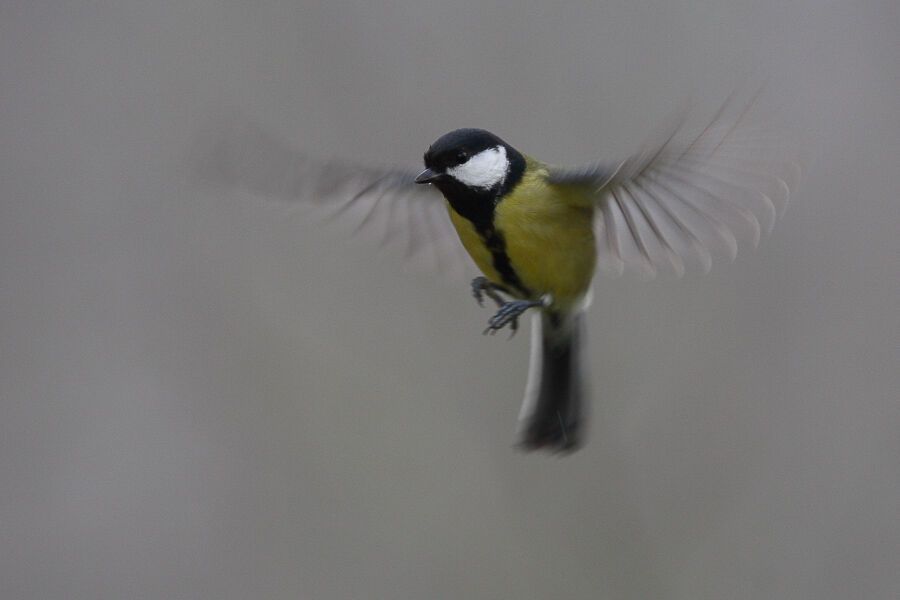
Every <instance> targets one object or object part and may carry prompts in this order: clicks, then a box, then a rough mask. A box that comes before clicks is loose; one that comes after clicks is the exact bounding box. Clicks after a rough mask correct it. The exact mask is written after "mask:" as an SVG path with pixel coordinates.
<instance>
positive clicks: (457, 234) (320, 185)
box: [198, 94, 800, 454]
mask: <svg viewBox="0 0 900 600" xmlns="http://www.w3.org/2000/svg"><path fill="white" fill-rule="evenodd" d="M757 96H758V95H757ZM757 96H755V97H754V98H752V99H751V100H750V101H749V102H746V103H744V104H743V105H738V106H737V108H736V109H735V105H736V104H737V103H736V102H735V101H734V97H735V94H732V96H731V97H729V99H728V100H726V102H725V103H723V104H722V105H721V106H720V108H719V109H718V111H716V112H715V114H714V116H713V118H712V119H710V120H709V121H708V122H706V125H705V126H703V127H701V128H699V131H693V132H690V131H688V129H687V127H686V125H685V123H686V121H687V119H686V118H679V119H677V120H676V121H675V123H674V126H671V127H668V128H666V130H665V131H664V133H663V134H662V135H659V136H657V138H656V139H655V140H651V142H648V143H646V144H644V146H643V147H642V148H641V149H640V150H639V151H638V152H636V153H635V154H632V155H631V156H630V157H628V158H626V159H625V160H619V161H599V162H592V163H588V164H586V165H583V166H579V167H574V168H565V167H558V166H553V165H551V164H549V163H545V162H542V161H540V160H538V159H536V158H534V157H532V156H530V155H528V154H525V153H523V152H521V151H519V150H518V149H516V148H515V147H513V146H512V145H510V144H509V143H507V142H506V141H504V140H503V139H501V138H500V137H498V136H497V135H495V134H493V133H491V132H489V131H487V130H484V129H477V128H463V129H456V130H454V131H451V132H449V133H446V134H444V135H441V136H440V137H439V138H437V140H436V141H434V142H433V143H432V144H431V145H430V146H429V147H428V149H427V150H426V151H425V153H424V157H423V159H424V170H419V169H412V168H403V167H394V166H389V167H369V166H364V165H359V164H354V163H347V162H343V161H334V160H331V161H322V160H316V159H312V158H310V157H309V156H307V154H306V153H304V152H301V151H298V150H296V149H295V148H294V147H293V146H291V145H290V144H288V143H287V142H284V141H282V140H281V139H279V138H277V137H276V136H273V135H271V134H269V133H268V132H266V131H265V130H264V129H263V128H261V127H259V126H256V125H254V124H248V123H240V124H239V125H237V126H229V127H224V128H223V127H214V128H212V133H211V134H210V132H207V135H205V136H202V137H203V139H204V142H203V143H201V144H200V145H199V147H200V148H202V150H201V151H198V155H199V156H201V160H200V161H199V163H198V164H199V165H200V171H201V173H202V175H203V177H204V179H206V180H208V181H215V182H218V183H225V184H228V185H230V186H236V187H240V188H244V189H246V190H249V191H251V192H254V193H259V194H263V195H266V196H272V197H279V198H285V199H292V200H293V199H301V200H304V201H306V202H308V203H312V204H314V205H317V206H320V207H326V208H328V209H330V212H329V216H330V217H332V218H340V219H348V220H350V221H353V220H354V217H353V216H352V215H355V221H356V228H355V229H356V230H357V231H361V230H365V229H372V228H377V229H379V230H380V234H381V237H382V239H383V240H384V239H386V240H391V239H401V240H402V243H403V245H404V246H405V248H406V251H407V254H408V255H411V256H413V255H418V254H421V253H430V255H431V256H432V257H433V258H434V263H435V265H437V266H438V268H440V267H439V265H440V264H441V263H449V264H451V265H460V264H463V265H466V264H467V265H471V264H472V263H474V265H475V266H476V267H477V269H478V270H479V271H480V274H478V275H477V276H476V277H475V278H474V279H472V281H471V287H470V292H471V294H472V295H473V296H474V298H475V299H476V301H477V302H478V304H479V305H483V302H484V300H485V299H489V300H490V301H491V302H493V303H495V304H496V312H495V313H494V314H493V315H492V316H491V317H490V318H489V320H488V324H487V327H486V329H484V333H496V332H498V331H500V330H503V329H504V328H509V330H510V332H511V336H512V334H515V332H516V331H517V330H518V327H519V318H520V317H522V316H523V315H524V314H526V313H528V312H531V313H533V317H532V328H531V357H530V361H529V368H528V377H527V380H526V385H525V397H524V399H523V401H522V408H521V410H520V412H519V418H518V427H517V429H518V434H517V435H518V446H519V447H521V448H522V449H524V450H528V451H531V450H544V451H547V452H550V453H556V454H568V453H571V452H573V451H575V450H577V449H578V448H580V447H581V446H582V445H583V443H584V440H585V430H586V423H587V416H586V413H587V410H586V409H587V404H588V399H589V392H588V386H587V383H586V380H587V377H586V372H587V357H585V356H584V346H585V344H584V337H585V313H586V310H587V308H588V306H589V304H590V297H591V287H592V283H593V281H594V278H595V274H596V273H597V272H598V271H602V272H605V273H608V274H612V275H620V274H621V273H622V272H624V271H626V270H628V271H633V272H635V273H637V274H638V276H639V277H641V278H644V279H649V278H652V277H654V276H655V275H656V274H657V273H658V272H660V271H668V272H670V273H672V274H673V275H674V276H675V277H680V276H682V275H683V274H684V273H685V271H686V270H687V269H688V268H693V267H695V266H696V267H697V268H699V270H701V271H703V272H706V271H709V269H710V267H711V264H712V257H713V254H714V253H716V252H720V253H721V252H724V253H725V254H726V255H727V256H728V258H729V259H730V260H734V258H735V255H736V252H737V245H738V243H737V237H738V235H742V236H744V237H749V238H750V241H751V242H752V243H753V245H754V246H755V245H757V244H758V243H759V240H760V237H761V233H762V231H765V232H770V231H771V230H772V227H773V225H774V223H775V221H776V219H777V218H778V216H780V214H781V213H782V212H783V210H784V207H785V205H786V204H787V201H788V198H789V196H790V193H791V188H792V187H793V186H794V185H795V184H796V182H797V180H798V179H799V175H800V161H799V160H795V158H794V156H793V155H792V154H791V153H789V152H784V151H783V148H782V145H781V143H780V142H782V141H783V138H780V137H779V136H772V135H771V134H770V133H767V132H766V131H765V130H762V129H759V128H757V127H756V126H753V125H750V124H749V123H748V121H749V119H748V115H749V113H750V112H751V108H752V107H753V106H754V105H755V101H756V98H757ZM376 222H380V223H381V225H380V227H377V226H376V225H375V223H376ZM463 251H464V252H465V254H467V255H468V257H469V259H468V260H467V259H466V258H465V254H463V253H462V252H463ZM441 272H444V269H441Z"/></svg>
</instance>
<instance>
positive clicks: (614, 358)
mask: <svg viewBox="0 0 900 600" xmlns="http://www.w3.org/2000/svg"><path fill="white" fill-rule="evenodd" d="M898 32H900V10H898V5H897V3H896V1H895V0H881V1H878V0H875V1H872V2H866V3H852V2H840V1H826V0H820V1H814V0H800V1H797V2H791V3H784V2H777V1H775V0H771V1H770V0H764V1H762V2H755V3H743V2H737V1H735V2H730V3H722V2H714V1H711V0H697V1H678V2H671V1H667V0H666V1H664V0H628V1H615V2H605V3H602V5H600V4H599V3H596V2H593V1H588V0H584V1H576V2H567V3H546V2H512V1H510V2H487V3H486V2H455V3H443V2H433V1H424V2H415V3H413V2H409V3H406V2H399V1H375V2H373V1H371V0H366V1H365V2H362V1H355V0H351V1H348V2H342V3H330V2H302V1H299V2H298V1H261V2H237V1H233V2H219V1H212V0H190V1H184V0H178V1H170V2H141V1H139V0H130V1H129V0H126V1H122V0H117V1H115V2H112V1H110V2H104V1H92V2H86V1H70V2H33V1H24V0H22V1H15V0H6V1H5V2H3V4H2V6H0V140H2V143H0V555H2V559H0V596H2V597H4V598H17V599H30V598H34V599H38V598H40V599H48V598H85V599H93V600H96V599H106V598H110V599H112V598H354V597H355V598H360V597H363V598H513V597H515V598H540V597H553V598H684V599H688V598H690V599H692V600H694V599H703V598H732V599H743V598H747V599H750V598H815V599H816V600H826V599H844V598H885V599H887V598H896V597H898V595H900V577H898V574H897V557H898V555H900V500H898V499H900V475H898V471H900V469H898V456H900V434H898V423H900V419H898V417H900V410H898V389H900V362H898V358H900V311H898V298H900V235H898V232H900V207H898V202H900V201H898V189H900V169H898V158H897V157H898V155H900V154H898V153H900V118H898V115H900V61H898V56H900V33H898ZM754 77H755V78H757V79H759V78H760V77H768V78H769V91H770V96H773V97H775V98H776V99H777V100H778V101H779V102H780V103H781V104H782V105H783V107H784V108H785V111H786V112H783V113H782V115H784V114H786V115H788V117H789V120H790V122H791V124H792V125H793V126H794V127H796V128H797V129H798V130H800V131H803V132H805V134H806V135H807V137H808V138H809V143H810V145H811V146H812V149H813V150H814V152H815V155H816V161H815V162H814V163H813V164H812V168H811V169H810V170H809V171H808V172H807V173H806V176H805V181H804V182H803V183H802V185H801V186H800V188H799V190H798V191H797V193H796V194H795V195H794V196H793V199H792V204H791V205H790V207H789V208H788V211H787V213H786V215H785V216H784V218H783V219H782V220H781V221H780V222H779V223H778V224H777V225H776V228H775V231H774V233H773V234H772V235H771V236H770V237H769V238H768V239H766V240H765V241H764V243H763V244H761V246H760V248H759V249H758V250H753V249H751V248H747V247H746V246H745V247H743V248H742V250H741V252H740V253H739V255H738V258H737V260H736V261H735V262H734V264H721V263H718V264H716V265H714V267H713V271H712V273H711V274H710V275H708V276H705V277H703V276H698V275H688V276H687V277H685V278H684V279H682V280H679V281H671V280H662V281H654V282H640V281H636V280H633V279H628V278H622V279H618V280H613V279H608V278H601V279H598V281H597V283H596V285H595V300H594V306H593V309H592V312H591V314H590V323H589V326H590V342H591V351H592V361H591V364H592V385H593V390H594V398H593V405H592V424H591V432H590V437H589V440H588V444H587V446H586V447H585V448H584V449H582V450H581V451H580V452H578V453H576V454H574V455H572V456H569V457H566V458H564V459H559V458H555V457H547V456H543V455H528V454H523V453H520V452H518V451H517V450H516V449H515V448H514V447H513V444H514V442H515V435H514V428H515V419H516V416H517V413H518V409H519V401H520V399H521V394H522V390H523V388H524V383H525V376H526V371H527V362H528V334H527V333H525V334H524V335H519V336H517V337H516V338H514V339H513V340H512V341H507V340H506V339H505V337H506V336H496V337H482V336H481V334H480V333H481V330H482V328H483V326H484V325H485V323H486V319H487V318H488V316H489V312H488V311H487V310H486V309H479V308H478V307H477V306H476V304H475V303H474V302H473V301H472V299H471V298H470V296H469V291H468V284H467V282H466V281H464V280H463V281H459V280H451V279H448V278H446V277H442V274H441V273H428V272H422V271H416V270H415V269H412V268H410V267H409V265H407V264H405V263H401V262H400V261H398V260H397V259H396V257H395V256H392V255H391V253H390V252H386V253H383V254H378V253H376V252H373V248H372V247H370V246H366V245H365V244H363V243H357V242H356V240H348V239H347V238H345V237H344V236H342V235H336V234H335V232H333V231H331V230H330V229H328V228H323V227H322V223H321V222H320V221H319V220H317V219H313V218H310V217H309V215H308V214H307V213H306V212H304V211H303V210H300V209H299V208H298V207H296V206H286V205H285V204H283V203H277V202H272V201H271V200H269V199H265V198H262V197H259V196H255V195H254V194H252V193H248V192H243V191H240V190H237V189H233V190H228V189H221V188H218V189H217V188H215V187H213V186H209V185H203V184H201V183H199V182H197V181H196V178H195V177H193V175H192V172H191V168H190V161H189V160H188V157H189V156H190V155H191V151H192V150H191V149H192V144H193V143H194V142H193V140H194V139H195V137H196V135H197V132H198V130H200V129H201V128H202V126H203V124H204V123H206V122H209V121H210V120H216V119H226V120H227V119H228V118H232V117H233V116H234V115H240V118H246V119H249V120H252V121H254V122H256V123H258V124H259V125H260V126H261V127H263V128H265V129H266V130H268V131H271V132H273V133H274V134H276V135H278V136H280V137H281V138H282V139H284V140H285V141H286V142H287V143H290V144H292V145H293V146H295V147H296V148H299V149H303V150H306V151H309V152H310V153H311V154H313V155H316V156H322V157H323V158H330V157H342V158H346V159H350V160H358V161H361V162H364V163H376V164H378V163H381V164H394V163H396V164H400V165H408V166H411V167H413V168H415V167H417V166H418V165H419V162H420V160H421V155H422V152H423V151H424V150H425V148H426V147H427V146H428V144H430V143H431V142H432V141H433V140H434V139H435V138H436V137H437V136H439V135H440V134H442V133H444V132H446V131H448V130H450V129H453V128H456V127H462V126H480V127H485V128H489V129H491V130H492V131H495V132H497V133H498V134H500V135H501V136H503V137H504V138H506V139H507V140H508V141H509V142H510V143H512V144H513V145H515V146H517V147H520V148H522V149H524V150H526V151H527V152H529V153H532V154H534V155H536V156H539V157H540V158H542V159H544V160H546V161H549V162H553V163H557V164H577V163H582V162H585V161H587V160H591V159H594V158H602V157H608V158H611V157H621V156H623V155H626V154H627V153H629V152H631V151H633V150H634V149H635V148H636V146H637V145H639V144H640V143H641V142H642V141H643V140H644V138H645V137H646V136H647V135H648V133H650V132H651V131H652V129H653V127H654V126H655V125H658V124H660V123H662V122H665V119H666V118H667V117H668V116H670V115H671V114H672V113H673V112H675V111H677V110H678V109H679V108H681V107H683V106H684V103H685V101H686V100H687V99H688V98H694V100H695V101H696V102H697V103H698V104H699V106H700V107H701V108H703V107H705V108H710V107H711V108H713V109H714V108H715V107H716V106H717V105H718V103H720V102H721V101H722V100H723V99H724V97H725V96H726V95H727V93H728V92H730V91H731V90H732V89H734V88H735V87H736V86H740V85H741V84H742V83H744V82H745V81H747V80H748V79H751V80H752V79H753V78H754ZM701 114H702V111H701ZM710 114H711V113H710ZM230 116H231V117H230ZM235 118H236V117H235ZM472 275H474V273H472Z"/></svg>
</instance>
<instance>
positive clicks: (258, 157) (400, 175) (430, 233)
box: [193, 119, 475, 277]
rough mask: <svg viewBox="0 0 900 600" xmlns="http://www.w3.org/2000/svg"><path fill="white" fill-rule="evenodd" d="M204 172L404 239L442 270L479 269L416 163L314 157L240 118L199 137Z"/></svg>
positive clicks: (354, 226) (413, 255)
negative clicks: (421, 181) (418, 179)
mask: <svg viewBox="0 0 900 600" xmlns="http://www.w3.org/2000/svg"><path fill="white" fill-rule="evenodd" d="M193 155H194V158H195V161H194V162H195V168H196V170H197V171H198V172H199V174H200V177H201V178H202V179H203V180H205V181H207V182H211V183H214V184H218V185H225V186H228V187H232V188H238V189H243V190H246V191H249V192H251V193H254V194H259V195H261V196H265V197H268V198H274V199H279V200H284V201H299V202H302V203H304V204H305V205H307V206H308V207H310V208H311V209H313V210H314V211H318V212H320V213H322V217H323V218H324V219H327V220H333V221H335V223H336V224H337V225H338V226H343V227H344V228H346V229H347V230H348V232H351V233H353V234H358V235H361V236H365V237H366V238H369V239H371V240H372V241H373V242H375V243H377V244H378V245H387V246H397V247H399V248H401V249H402V251H403V253H404V255H405V256H406V257H408V258H409V259H411V260H413V261H415V262H417V263H421V264H422V265H423V266H426V267H427V268H429V269H436V270H438V271H439V272H441V274H442V275H446V274H448V273H449V274H451V275H455V276H459V277H462V276H464V275H466V274H468V273H471V272H472V270H474V268H475V267H474V265H473V264H472V263H471V259H470V258H469V256H468V254H466V252H465V250H464V249H463V247H462V245H461V244H460V242H459V238H458V236H457V234H456V231H455V230H454V228H453V225H452V223H451V222H450V218H449V216H448V215H447V209H446V207H445V204H444V200H443V197H442V196H441V194H440V193H439V192H438V191H437V190H435V189H432V188H433V186H430V185H417V184H416V183H414V181H413V180H414V179H415V176H416V173H417V172H416V171H415V170H412V169H410V170H404V169H394V168H372V167H365V166H360V165H355V164H352V163H347V162H341V161H324V160H315V159H311V158H309V157H308V156H306V155H305V154H303V153H302V152H300V151H298V150H297V149H295V148H293V147H291V146H290V145H289V144H288V143H286V142H285V141H283V140H281V139H279V138H278V137H276V136H274V135H272V134H270V133H268V132H267V131H265V130H264V129H263V128H261V127H259V126H258V125H256V124H254V123H250V122H246V121H243V120H240V119H232V120H230V121H229V122H227V123H222V122H218V123H215V124H212V125H210V126H209V127H207V128H206V129H205V130H204V131H203V133H202V135H200V136H199V137H198V141H197V143H196V144H195V147H194V151H193Z"/></svg>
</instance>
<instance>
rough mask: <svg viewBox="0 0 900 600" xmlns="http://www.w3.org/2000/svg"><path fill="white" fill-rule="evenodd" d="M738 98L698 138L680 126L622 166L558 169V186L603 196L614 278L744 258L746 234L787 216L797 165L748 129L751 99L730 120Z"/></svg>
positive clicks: (755, 237) (601, 223)
mask: <svg viewBox="0 0 900 600" xmlns="http://www.w3.org/2000/svg"><path fill="white" fill-rule="evenodd" d="M730 104H731V99H729V101H728V102H726V103H725V105H724V106H722V108H721V109H720V110H719V111H718V113H717V114H716V116H715V118H714V119H713V120H712V122H711V123H710V124H709V125H707V126H706V127H705V128H703V130H702V131H700V133H699V134H696V135H694V136H686V135H685V134H684V133H683V124H684V122H683V120H682V122H681V123H680V124H679V126H677V127H675V128H673V130H672V132H671V133H670V134H669V135H667V136H665V137H664V141H662V142H661V143H657V144H654V145H651V146H648V147H647V149H645V150H644V151H642V152H639V153H638V154H636V155H635V156H632V157H631V158H629V159H628V160H626V161H624V162H622V163H620V164H618V165H609V164H606V165H601V164H598V165H593V166H589V167H585V168H582V169H580V170H572V171H555V172H553V173H552V174H551V176H550V181H551V182H552V183H554V184H558V185H573V186H579V187H585V186H587V187H588V189H589V193H591V194H593V195H594V196H595V197H596V199H597V207H598V209H599V210H598V211H597V220H596V223H595V231H596V234H597V251H598V267H599V268H601V269H602V270H605V271H607V272H611V273H613V274H621V273H622V271H624V270H626V269H627V270H631V271H636V272H637V273H638V274H639V275H641V276H642V277H644V278H652V277H653V276H654V275H655V274H656V273H657V272H658V271H660V270H663V271H665V270H670V271H672V272H674V274H675V275H676V276H678V277H680V276H681V275H682V274H684V272H685V269H686V266H690V265H691V264H694V265H696V266H698V267H699V268H700V269H702V270H703V271H704V272H706V271H708V270H709V269H710V266H711V265H712V257H713V255H714V254H717V253H725V254H726V255H727V256H728V257H729V259H730V260H734V258H735V256H736V254H737V240H738V238H739V237H744V238H748V239H749V240H750V241H751V242H752V243H753V245H754V246H756V245H757V244H758V243H759V238H760V233H761V231H762V230H765V231H766V232H767V233H768V232H770V231H771V229H772V227H773V225H774V224H775V220H776V218H777V217H778V216H780V214H781V213H782V212H783V211H784V207H785V205H786V203H787V201H788V197H789V194H790V188H791V186H792V185H794V184H795V183H796V180H797V179H798V178H799V167H798V165H797V163H796V162H794V161H792V160H791V159H790V158H789V157H790V156H791V154H790V153H788V152H786V150H785V148H784V146H783V144H782V143H781V142H779V140H778V139H777V138H776V137H772V136H766V135H764V134H762V133H761V132H759V131H758V130H757V129H756V128H754V127H751V126H750V125H748V124H747V122H746V121H747V116H748V112H749V109H750V108H751V107H752V105H753V102H752V101H751V102H750V103H749V104H748V106H746V107H745V108H744V109H743V110H742V111H741V112H740V113H739V114H738V115H736V116H731V117H728V116H727V115H728V113H729V112H730V110H729V109H730V108H731V107H730Z"/></svg>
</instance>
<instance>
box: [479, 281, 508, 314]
mask: <svg viewBox="0 0 900 600" xmlns="http://www.w3.org/2000/svg"><path fill="white" fill-rule="evenodd" d="M498 292H503V293H504V294H508V293H509V292H508V291H507V290H506V288H504V287H503V286H500V285H497V284H496V283H491V282H490V281H488V278H487V277H476V278H475V279H473V280H472V296H474V297H475V300H476V301H477V302H478V306H484V297H485V296H487V297H488V298H490V299H491V300H493V301H494V302H496V303H497V306H498V307H503V305H504V304H506V300H504V299H503V297H502V296H501V295H500V294H499V293H498Z"/></svg>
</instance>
